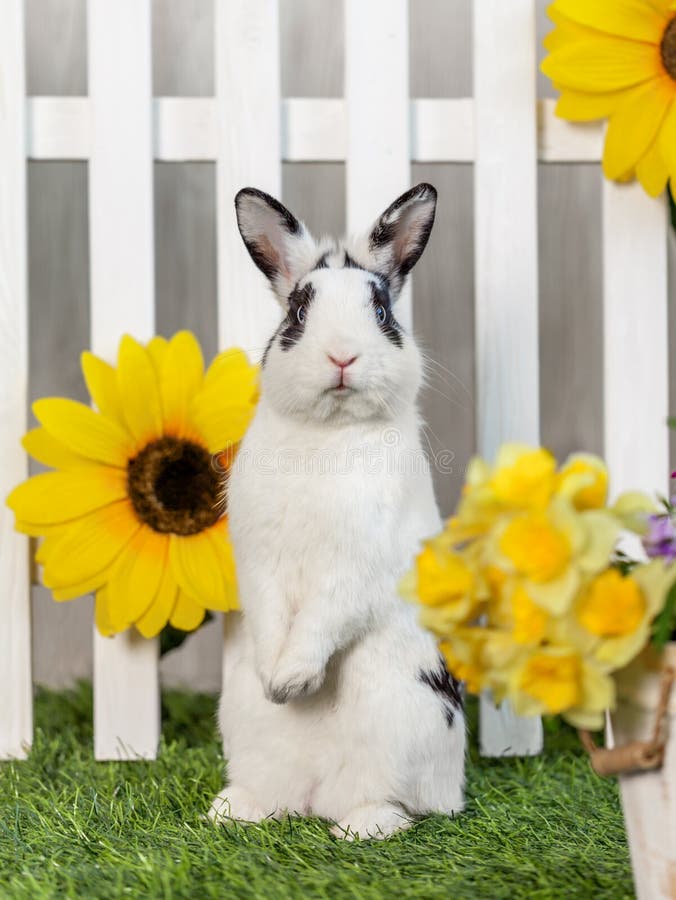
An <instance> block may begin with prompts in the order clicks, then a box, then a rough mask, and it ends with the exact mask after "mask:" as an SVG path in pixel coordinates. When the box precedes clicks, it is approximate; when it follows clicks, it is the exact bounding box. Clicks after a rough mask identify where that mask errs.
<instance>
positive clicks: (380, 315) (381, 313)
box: [376, 303, 387, 325]
mask: <svg viewBox="0 0 676 900" xmlns="http://www.w3.org/2000/svg"><path fill="white" fill-rule="evenodd" d="M376 319H377V320H378V321H379V322H380V324H381V325H383V324H384V323H385V320H386V319H387V310H386V309H385V307H384V306H383V305H382V303H379V304H378V306H376Z"/></svg>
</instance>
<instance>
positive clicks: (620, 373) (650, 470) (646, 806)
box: [603, 181, 674, 900]
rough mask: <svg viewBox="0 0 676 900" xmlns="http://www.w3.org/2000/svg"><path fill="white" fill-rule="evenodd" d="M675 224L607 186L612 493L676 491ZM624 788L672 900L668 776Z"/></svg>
mask: <svg viewBox="0 0 676 900" xmlns="http://www.w3.org/2000/svg"><path fill="white" fill-rule="evenodd" d="M667 230H668V224H667V204H666V202H665V198H664V197H659V198H658V199H656V200H652V199H650V198H649V197H647V196H646V194H645V193H644V191H643V189H642V187H641V186H640V184H638V183H633V184H624V185H623V184H614V183H612V182H608V181H606V182H604V186H603V274H604V288H603V317H604V323H603V335H604V345H603V346H604V407H605V411H604V412H605V414H604V444H605V458H606V461H607V463H608V468H609V470H610V473H611V479H612V480H611V485H610V488H611V498H612V497H613V496H617V494H618V493H619V492H621V491H624V490H630V489H639V490H643V491H646V492H648V493H649V494H651V495H654V493H655V491H661V492H664V493H667V491H668V477H669V432H668V429H667V426H666V418H667V414H668V403H669V394H668V386H669V381H668V372H669V355H668V352H669V351H668V266H667ZM671 740H674V738H673V736H672V738H671ZM665 765H666V763H665ZM620 790H621V794H622V806H623V808H624V814H625V822H626V825H627V836H628V839H629V848H630V851H631V857H632V868H633V871H634V878H635V882H636V891H637V896H638V897H639V898H640V900H657V898H661V897H664V898H666V897H667V896H669V897H671V896H673V893H672V892H671V891H670V889H669V885H668V884H667V881H668V880H669V879H668V875H667V873H666V870H665V869H664V866H660V865H656V864H655V859H659V858H660V852H657V853H656V852H654V851H655V847H654V843H655V842H654V841H652V840H651V837H650V824H651V823H650V822H649V821H648V820H647V819H646V814H647V811H651V812H653V811H654V810H655V809H656V805H655V804H658V803H659V802H660V797H661V796H663V792H664V790H665V786H664V783H663V782H662V781H661V780H660V773H659V772H655V773H654V772H648V773H645V774H642V775H640V776H638V777H637V776H635V775H634V776H632V775H625V776H622V777H620ZM651 800H652V802H653V806H652V807H651V805H650V804H651ZM664 802H666V801H664ZM654 827H655V828H658V829H662V832H663V833H664V829H665V828H666V829H667V832H668V830H669V823H668V822H664V821H661V820H659V818H655V819H654ZM669 840H671V841H673V835H671V836H670V837H667V838H666V839H665V842H662V848H661V849H662V856H664V858H666V855H667V853H666V848H667V846H668V842H669ZM658 843H660V841H658ZM665 878H666V880H665Z"/></svg>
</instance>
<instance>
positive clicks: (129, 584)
mask: <svg viewBox="0 0 676 900" xmlns="http://www.w3.org/2000/svg"><path fill="white" fill-rule="evenodd" d="M168 547H169V538H168V537H167V535H165V534H159V533H158V532H156V531H153V530H152V529H150V528H148V527H147V526H142V527H141V528H140V530H139V531H137V532H136V534H135V535H134V537H133V538H132V539H131V541H130V542H129V544H128V545H127V546H126V548H125V549H124V551H123V552H122V553H121V554H120V557H119V559H118V561H117V563H116V564H115V566H114V568H113V570H112V572H111V574H110V579H109V580H108V612H109V615H110V621H111V623H112V626H113V628H114V629H115V630H116V631H123V630H124V629H125V628H127V627H129V625H133V624H134V622H136V621H137V619H138V618H139V617H140V616H142V615H143V614H144V613H145V612H146V611H147V610H148V609H149V608H150V606H151V605H152V603H153V600H154V599H155V595H156V594H157V590H158V588H159V586H160V582H161V580H162V575H163V572H164V570H165V569H166V565H167V551H168Z"/></svg>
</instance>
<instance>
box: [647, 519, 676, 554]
mask: <svg viewBox="0 0 676 900" xmlns="http://www.w3.org/2000/svg"><path fill="white" fill-rule="evenodd" d="M643 546H644V548H645V552H646V553H647V554H648V556H649V557H651V558H652V559H654V558H656V557H662V558H663V559H666V560H668V561H669V562H674V561H675V560H676V528H674V523H673V522H672V521H671V518H670V517H669V516H667V515H661V516H649V517H648V533H647V534H646V535H645V537H644V538H643Z"/></svg>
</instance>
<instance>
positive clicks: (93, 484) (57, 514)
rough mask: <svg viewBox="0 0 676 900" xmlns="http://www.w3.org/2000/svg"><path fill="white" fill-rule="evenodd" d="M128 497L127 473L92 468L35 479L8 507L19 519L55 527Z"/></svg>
mask: <svg viewBox="0 0 676 900" xmlns="http://www.w3.org/2000/svg"><path fill="white" fill-rule="evenodd" d="M126 494H127V475H126V472H123V471H122V470H121V469H113V468H110V467H104V466H88V467H87V468H84V469H73V470H70V471H67V472H43V473H42V474H40V475H34V476H33V477H32V478H29V479H28V480H27V481H24V482H23V484H20V485H19V486H18V487H16V488H14V490H13V491H12V493H11V494H10V495H9V497H8V498H7V505H8V506H9V507H10V509H13V510H14V512H15V513H16V516H17V518H19V519H22V520H25V521H27V522H35V523H40V522H45V523H46V524H48V525H54V524H58V523H60V522H66V521H68V520H69V519H75V518H77V517H79V516H82V515H85V514H86V513H89V512H92V511H93V510H95V509H99V508H100V507H102V506H107V505H108V504H109V503H113V502H115V501H116V500H122V499H123V498H124V497H125V496H126Z"/></svg>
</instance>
